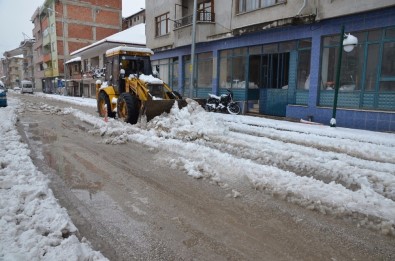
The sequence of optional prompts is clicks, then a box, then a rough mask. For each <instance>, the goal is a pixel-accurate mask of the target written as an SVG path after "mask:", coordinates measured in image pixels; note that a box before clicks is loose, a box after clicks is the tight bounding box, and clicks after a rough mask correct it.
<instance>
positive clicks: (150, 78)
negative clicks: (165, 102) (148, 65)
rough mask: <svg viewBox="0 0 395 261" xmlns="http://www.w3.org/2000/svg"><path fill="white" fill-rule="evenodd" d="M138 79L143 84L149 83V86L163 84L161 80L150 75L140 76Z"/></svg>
mask: <svg viewBox="0 0 395 261" xmlns="http://www.w3.org/2000/svg"><path fill="white" fill-rule="evenodd" d="M130 77H132V78H133V77H136V75H131V76H130ZM139 79H140V80H142V81H143V82H146V83H150V84H163V81H162V80H161V79H158V78H155V77H154V76H153V75H152V74H151V75H145V74H140V76H139Z"/></svg>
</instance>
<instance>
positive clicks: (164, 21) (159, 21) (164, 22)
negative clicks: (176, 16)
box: [155, 13, 169, 36]
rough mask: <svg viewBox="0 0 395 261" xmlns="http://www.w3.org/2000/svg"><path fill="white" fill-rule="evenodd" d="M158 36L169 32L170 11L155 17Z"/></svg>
mask: <svg viewBox="0 0 395 261" xmlns="http://www.w3.org/2000/svg"><path fill="white" fill-rule="evenodd" d="M155 25H156V31H155V35H156V36H161V35H166V34H168V33H169V13H166V14H163V15H160V16H157V17H155Z"/></svg>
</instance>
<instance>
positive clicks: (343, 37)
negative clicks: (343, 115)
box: [329, 25, 358, 127]
mask: <svg viewBox="0 0 395 261" xmlns="http://www.w3.org/2000/svg"><path fill="white" fill-rule="evenodd" d="M339 41H340V43H339V54H338V58H337V66H336V81H335V95H334V96H335V97H334V99H333V110H332V118H331V121H330V123H329V125H330V126H331V127H336V107H337V98H338V96H339V87H340V72H341V65H342V57H343V48H344V51H346V52H351V51H352V50H353V49H354V47H355V46H356V45H357V44H358V39H357V38H356V37H355V36H353V35H351V34H348V35H347V34H344V25H342V27H341V33H340V40H339Z"/></svg>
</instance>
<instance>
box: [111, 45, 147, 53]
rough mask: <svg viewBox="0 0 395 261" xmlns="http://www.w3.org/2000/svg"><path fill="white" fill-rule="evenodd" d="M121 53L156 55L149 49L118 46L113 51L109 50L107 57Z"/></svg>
mask: <svg viewBox="0 0 395 261" xmlns="http://www.w3.org/2000/svg"><path fill="white" fill-rule="evenodd" d="M121 51H125V52H134V53H149V54H151V55H152V54H154V52H153V51H152V50H151V49H149V48H139V47H130V46H118V47H115V48H112V49H109V50H107V52H106V55H110V54H112V53H118V52H121Z"/></svg>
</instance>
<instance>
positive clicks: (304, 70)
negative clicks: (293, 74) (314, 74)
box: [296, 50, 311, 90]
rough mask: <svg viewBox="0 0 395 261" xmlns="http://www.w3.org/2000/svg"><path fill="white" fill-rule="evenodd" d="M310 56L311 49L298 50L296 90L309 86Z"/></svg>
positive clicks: (305, 88) (306, 88)
mask: <svg viewBox="0 0 395 261" xmlns="http://www.w3.org/2000/svg"><path fill="white" fill-rule="evenodd" d="M310 58H311V51H310V50H303V51H300V52H299V58H298V79H297V86H296V88H297V89H298V90H308V89H309V88H310Z"/></svg>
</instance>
